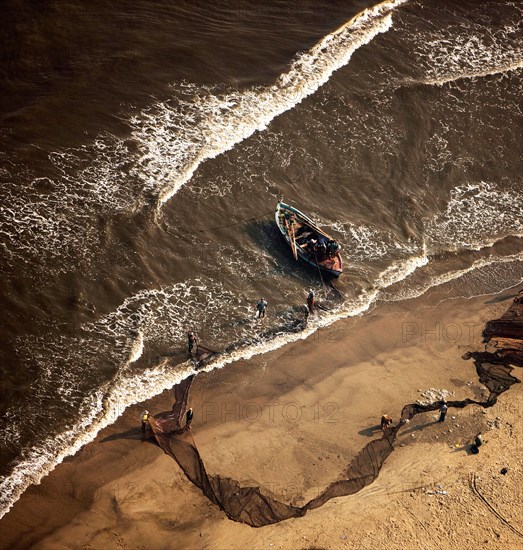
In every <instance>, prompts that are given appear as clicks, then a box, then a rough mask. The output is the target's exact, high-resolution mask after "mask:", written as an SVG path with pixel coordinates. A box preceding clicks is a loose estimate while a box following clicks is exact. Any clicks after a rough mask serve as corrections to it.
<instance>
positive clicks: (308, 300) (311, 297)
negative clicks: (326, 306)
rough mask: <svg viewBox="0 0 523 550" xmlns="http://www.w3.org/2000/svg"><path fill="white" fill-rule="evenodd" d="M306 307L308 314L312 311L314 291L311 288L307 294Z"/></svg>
mask: <svg viewBox="0 0 523 550" xmlns="http://www.w3.org/2000/svg"><path fill="white" fill-rule="evenodd" d="M307 307H308V308H309V313H310V314H312V313H314V291H313V290H312V288H311V289H310V290H309V295H308V296H307Z"/></svg>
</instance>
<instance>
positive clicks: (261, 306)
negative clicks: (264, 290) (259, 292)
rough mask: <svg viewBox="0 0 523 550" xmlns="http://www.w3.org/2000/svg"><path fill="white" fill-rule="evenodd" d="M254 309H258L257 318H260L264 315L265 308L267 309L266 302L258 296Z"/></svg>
mask: <svg viewBox="0 0 523 550" xmlns="http://www.w3.org/2000/svg"><path fill="white" fill-rule="evenodd" d="M256 309H257V310H258V319H261V318H262V317H265V310H266V309H267V302H266V301H265V300H264V299H263V298H260V301H259V302H258V304H257V305H256Z"/></svg>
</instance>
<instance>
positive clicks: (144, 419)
mask: <svg viewBox="0 0 523 550" xmlns="http://www.w3.org/2000/svg"><path fill="white" fill-rule="evenodd" d="M149 416H151V415H150V414H149V411H147V410H145V411H143V413H142V416H141V421H142V433H145V427H146V424H147V422H149Z"/></svg>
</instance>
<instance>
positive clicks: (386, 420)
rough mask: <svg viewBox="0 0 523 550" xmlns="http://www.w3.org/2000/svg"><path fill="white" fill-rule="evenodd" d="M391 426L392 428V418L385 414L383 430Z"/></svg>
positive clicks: (382, 423) (382, 424)
mask: <svg viewBox="0 0 523 550" xmlns="http://www.w3.org/2000/svg"><path fill="white" fill-rule="evenodd" d="M390 426H392V418H391V417H390V416H389V415H388V414H384V415H383V416H382V417H381V429H382V430H383V431H385V430H386V429H387V428H389V427H390Z"/></svg>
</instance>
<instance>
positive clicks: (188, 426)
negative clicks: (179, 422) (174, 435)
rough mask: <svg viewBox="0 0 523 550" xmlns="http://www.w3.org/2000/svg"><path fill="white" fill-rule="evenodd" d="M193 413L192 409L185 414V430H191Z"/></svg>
mask: <svg viewBox="0 0 523 550" xmlns="http://www.w3.org/2000/svg"><path fill="white" fill-rule="evenodd" d="M192 417H193V412H192V409H188V410H187V412H186V413H185V429H186V430H190V429H191V422H192Z"/></svg>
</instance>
